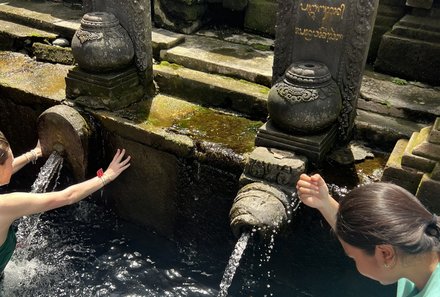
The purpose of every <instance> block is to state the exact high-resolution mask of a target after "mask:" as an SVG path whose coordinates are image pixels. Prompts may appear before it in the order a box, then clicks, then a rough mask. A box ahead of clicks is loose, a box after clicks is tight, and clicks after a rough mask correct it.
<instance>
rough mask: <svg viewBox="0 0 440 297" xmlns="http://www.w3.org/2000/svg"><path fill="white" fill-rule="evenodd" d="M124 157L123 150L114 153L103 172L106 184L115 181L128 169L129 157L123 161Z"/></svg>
mask: <svg viewBox="0 0 440 297" xmlns="http://www.w3.org/2000/svg"><path fill="white" fill-rule="evenodd" d="M124 155H125V149H122V150H120V149H118V150H117V151H116V154H115V156H114V157H113V160H112V161H111V162H110V165H108V168H107V170H106V171H105V172H104V176H105V179H106V180H108V181H107V183H108V182H111V181H113V180H115V179H116V178H117V177H118V176H119V175H120V174H121V173H122V172H123V171H124V170H125V169H127V168H128V167H130V163H129V162H130V159H131V157H130V156H127V157H126V158H125V159H124V160H123V158H124Z"/></svg>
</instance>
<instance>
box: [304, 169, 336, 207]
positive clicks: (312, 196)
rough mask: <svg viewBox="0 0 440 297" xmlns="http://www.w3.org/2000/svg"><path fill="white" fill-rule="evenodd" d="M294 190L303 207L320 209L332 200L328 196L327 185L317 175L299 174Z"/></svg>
mask: <svg viewBox="0 0 440 297" xmlns="http://www.w3.org/2000/svg"><path fill="white" fill-rule="evenodd" d="M296 189H297V191H298V196H299V199H301V201H302V202H303V203H304V204H305V205H307V206H310V207H313V208H317V209H322V208H323V207H325V206H326V205H327V204H328V203H329V201H330V199H332V198H331V197H330V195H329V192H328V188H327V184H326V183H325V181H324V179H323V178H322V177H321V176H320V175H319V174H315V175H312V176H308V175H306V174H301V176H300V178H299V180H298V182H297V184H296Z"/></svg>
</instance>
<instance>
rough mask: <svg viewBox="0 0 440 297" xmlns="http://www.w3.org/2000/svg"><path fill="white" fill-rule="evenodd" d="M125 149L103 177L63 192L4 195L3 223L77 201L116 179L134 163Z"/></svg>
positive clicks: (0, 212)
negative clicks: (131, 162)
mask: <svg viewBox="0 0 440 297" xmlns="http://www.w3.org/2000/svg"><path fill="white" fill-rule="evenodd" d="M124 155H125V150H124V149H123V150H119V149H118V150H117V152H116V154H115V156H114V157H113V160H112V162H111V163H110V165H109V167H108V168H107V170H106V171H105V172H104V175H103V176H102V177H97V176H96V177H93V178H91V179H89V180H86V181H84V182H81V183H78V184H75V185H72V186H70V187H68V188H66V189H64V190H62V191H57V192H49V193H37V194H36V193H11V194H5V195H1V196H0V224H1V225H3V224H5V223H7V222H9V223H12V222H13V221H14V220H15V219H17V218H20V217H22V216H26V215H31V214H36V213H41V212H44V211H47V210H50V209H54V208H58V207H61V206H65V205H69V204H73V203H76V202H78V201H80V200H82V199H84V198H86V197H88V196H89V195H91V194H92V193H93V192H95V191H97V190H99V189H101V188H102V187H103V186H104V185H105V184H107V183H109V182H111V181H113V180H114V179H116V178H117V177H118V176H119V175H120V174H121V173H122V172H123V171H124V170H125V169H127V168H128V167H129V166H130V163H129V162H130V156H128V157H126V158H125V159H124Z"/></svg>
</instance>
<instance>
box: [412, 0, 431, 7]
mask: <svg viewBox="0 0 440 297" xmlns="http://www.w3.org/2000/svg"><path fill="white" fill-rule="evenodd" d="M432 3H433V0H406V6H409V7H417V8H424V9H430V8H431V7H432Z"/></svg>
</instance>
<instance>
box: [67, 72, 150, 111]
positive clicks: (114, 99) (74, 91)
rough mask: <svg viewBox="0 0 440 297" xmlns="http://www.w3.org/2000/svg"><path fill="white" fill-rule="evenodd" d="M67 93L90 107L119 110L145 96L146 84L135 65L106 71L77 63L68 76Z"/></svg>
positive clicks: (76, 100) (81, 103) (79, 102)
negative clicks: (94, 70)
mask: <svg viewBox="0 0 440 297" xmlns="http://www.w3.org/2000/svg"><path fill="white" fill-rule="evenodd" d="M66 96H67V98H69V99H73V100H75V102H76V103H78V104H80V105H84V106H87V107H91V108H105V109H109V110H117V109H121V108H124V107H127V106H128V105H130V104H132V103H134V102H137V101H139V100H140V99H142V98H143V96H144V88H143V87H142V86H141V84H140V81H139V76H138V73H137V70H136V68H135V67H130V68H128V69H126V70H125V71H122V72H112V73H103V74H93V73H88V72H85V71H83V70H81V69H80V68H79V67H75V68H73V69H72V70H70V71H69V73H68V74H67V77H66Z"/></svg>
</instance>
